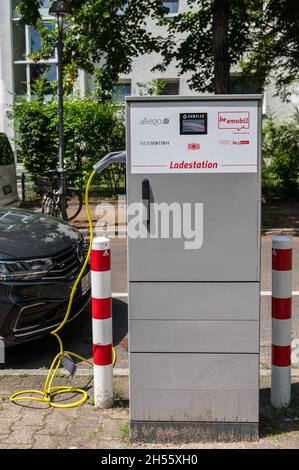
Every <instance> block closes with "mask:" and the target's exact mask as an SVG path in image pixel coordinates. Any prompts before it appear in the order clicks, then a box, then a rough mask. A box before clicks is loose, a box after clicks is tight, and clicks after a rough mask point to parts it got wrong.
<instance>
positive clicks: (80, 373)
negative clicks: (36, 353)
mask: <svg viewBox="0 0 299 470" xmlns="http://www.w3.org/2000/svg"><path fill="white" fill-rule="evenodd" d="M48 372H49V369H0V377H3V376H4V377H5V376H9V377H13V376H15V377H17V376H23V377H25V376H40V377H45V376H46V375H47V374H48ZM62 375H63V376H64V375H65V376H66V377H69V373H68V371H67V370H66V369H63V368H61V369H59V370H58V377H59V376H60V377H61V376H62ZM92 376H93V369H92V368H90V369H77V372H76V377H92ZM113 376H114V377H128V376H129V369H125V368H123V369H122V368H120V367H115V369H113Z"/></svg>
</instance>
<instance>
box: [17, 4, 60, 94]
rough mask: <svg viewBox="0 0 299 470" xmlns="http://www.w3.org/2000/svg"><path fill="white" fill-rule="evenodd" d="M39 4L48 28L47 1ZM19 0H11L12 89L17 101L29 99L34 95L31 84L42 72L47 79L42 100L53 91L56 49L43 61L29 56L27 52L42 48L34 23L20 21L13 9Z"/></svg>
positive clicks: (52, 23)
mask: <svg viewBox="0 0 299 470" xmlns="http://www.w3.org/2000/svg"><path fill="white" fill-rule="evenodd" d="M40 3H41V7H40V13H41V15H42V18H43V21H44V24H45V26H46V27H47V28H49V29H53V28H55V23H54V22H53V19H52V18H51V17H49V16H46V15H48V11H49V6H50V4H51V2H50V1H49V0H43V1H42V2H40ZM17 4H18V0H13V2H12V8H13V24H12V31H13V37H12V39H13V60H14V91H15V95H16V100H18V98H20V97H24V96H26V97H27V99H28V100H30V99H32V98H34V90H33V88H34V83H35V82H36V80H37V79H38V78H40V77H41V76H42V75H43V76H44V77H45V79H46V80H47V82H49V87H48V88H47V91H46V96H45V99H47V98H49V97H50V96H51V95H52V94H53V89H52V87H51V86H50V81H54V80H57V56H56V52H55V53H54V55H53V57H51V58H50V59H48V60H46V61H40V62H37V63H36V62H33V61H32V60H31V59H30V58H29V54H30V53H32V52H36V51H38V50H39V49H40V47H41V45H42V44H41V37H40V34H39V33H38V31H37V30H36V29H35V28H34V27H33V26H28V25H24V24H23V23H22V22H21V21H20V15H19V13H18V11H17V10H16V6H17Z"/></svg>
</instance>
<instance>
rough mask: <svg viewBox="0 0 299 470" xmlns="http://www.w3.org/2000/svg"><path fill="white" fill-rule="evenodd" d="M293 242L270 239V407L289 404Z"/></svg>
mask: <svg viewBox="0 0 299 470" xmlns="http://www.w3.org/2000/svg"><path fill="white" fill-rule="evenodd" d="M291 335H292V239H291V238H290V237H285V236H278V237H274V238H273V239H272V374H271V405H273V406H274V407H276V408H281V407H284V406H288V405H289V404H290V401H291Z"/></svg>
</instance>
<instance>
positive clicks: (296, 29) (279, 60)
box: [243, 0, 299, 99]
mask: <svg viewBox="0 0 299 470" xmlns="http://www.w3.org/2000/svg"><path fill="white" fill-rule="evenodd" d="M243 71H244V74H248V73H250V74H251V75H255V76H256V77H258V79H259V81H260V82H267V80H268V79H269V78H270V77H272V78H274V79H275V82H276V87H277V91H278V94H280V96H281V97H282V98H283V99H286V98H287V97H288V95H289V94H290V92H291V91H292V86H293V84H294V82H295V81H296V80H298V79H299V4H298V0H267V1H266V2H264V9H263V15H262V21H261V23H260V27H259V28H258V29H257V30H256V31H255V32H254V34H253V44H252V50H251V52H250V53H249V55H248V58H247V60H246V61H244V63H243ZM273 72H275V73H273Z"/></svg>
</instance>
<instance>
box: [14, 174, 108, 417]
mask: <svg viewBox="0 0 299 470" xmlns="http://www.w3.org/2000/svg"><path fill="white" fill-rule="evenodd" d="M95 173H96V172H95V170H94V171H93V172H92V173H91V175H90V176H89V178H88V182H87V185H86V189H85V206H86V213H87V218H88V224H89V231H90V239H89V247H88V252H87V255H86V258H85V261H84V263H83V266H82V269H81V271H80V273H79V275H78V277H77V279H76V281H75V283H74V285H73V287H72V291H71V295H70V298H69V303H68V307H67V310H66V313H65V316H64V318H63V320H62V322H61V323H60V325H59V326H58V327H57V328H56V329H55V330H53V331H51V335H53V336H55V337H56V338H57V340H58V343H59V353H58V354H57V355H56V356H55V357H54V359H53V362H52V364H51V366H50V369H49V372H48V374H47V377H46V380H45V384H44V389H43V391H41V390H22V391H20V392H17V393H14V394H13V395H11V396H10V400H11V401H12V402H16V401H20V400H34V401H40V402H43V403H47V404H48V405H49V406H53V407H54V408H74V407H75V406H79V405H82V404H83V403H84V402H85V401H86V400H87V398H88V394H87V392H86V391H85V390H83V389H82V388H74V387H68V386H64V385H63V386H56V387H53V386H52V383H53V381H54V379H55V376H56V373H57V371H58V369H59V367H60V365H61V362H62V360H63V358H64V357H65V356H73V357H75V358H77V359H80V360H81V361H84V362H87V364H90V365H93V363H92V362H91V361H89V360H88V359H85V358H84V357H82V356H80V355H79V354H76V353H74V352H71V351H64V349H63V343H62V339H61V338H60V336H59V335H58V332H59V331H60V330H61V329H62V328H63V327H64V325H65V324H66V322H67V321H68V318H69V316H70V312H71V308H72V304H73V300H74V296H75V293H76V290H77V287H78V285H79V283H80V281H81V279H82V276H83V274H84V271H85V269H86V266H87V264H88V260H89V256H90V252H91V248H92V240H93V226H92V220H91V215H90V210H89V188H90V185H91V182H92V180H93V177H94V175H95ZM115 361H116V353H115V349H114V348H113V365H114V364H115ZM28 393H30V394H33V395H41V397H34V396H33V397H32V396H29V395H26V394H28ZM63 393H75V394H77V393H79V394H81V395H82V397H81V398H80V400H77V401H75V402H72V403H66V404H59V403H57V402H55V401H54V399H53V398H54V397H55V396H56V395H62V394H63Z"/></svg>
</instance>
